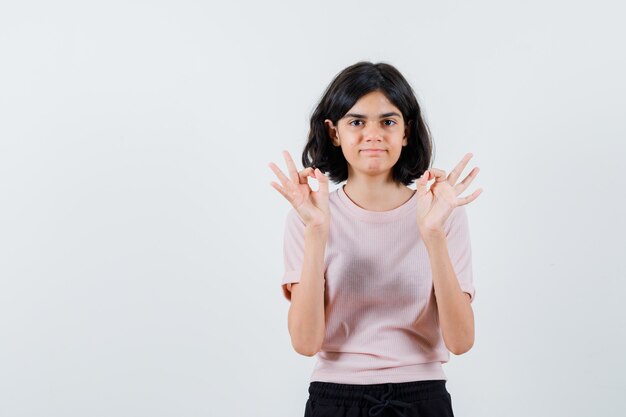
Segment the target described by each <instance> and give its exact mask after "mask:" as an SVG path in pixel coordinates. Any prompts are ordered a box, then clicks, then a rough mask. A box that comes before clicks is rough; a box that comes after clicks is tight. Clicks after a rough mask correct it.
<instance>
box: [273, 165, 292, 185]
mask: <svg viewBox="0 0 626 417" xmlns="http://www.w3.org/2000/svg"><path fill="white" fill-rule="evenodd" d="M268 165H269V167H270V169H271V170H272V171H274V174H276V176H277V177H278V179H279V180H280V182H281V184H282V185H283V187H285V188H287V183H290V182H291V181H290V180H289V178H287V176H286V175H285V174H283V171H281V169H280V168H278V166H276V164H275V163H273V162H270V163H269V164H268Z"/></svg>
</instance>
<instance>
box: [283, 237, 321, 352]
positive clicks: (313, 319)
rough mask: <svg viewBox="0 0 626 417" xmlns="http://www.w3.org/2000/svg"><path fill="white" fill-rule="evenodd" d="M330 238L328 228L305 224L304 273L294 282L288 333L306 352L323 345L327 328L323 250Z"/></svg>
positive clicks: (297, 348)
mask: <svg viewBox="0 0 626 417" xmlns="http://www.w3.org/2000/svg"><path fill="white" fill-rule="evenodd" d="M327 238H328V232H327V231H326V230H325V229H323V228H320V227H309V226H307V227H306V228H305V231H304V259H303V263H302V276H301V277H300V282H299V283H293V284H292V285H291V305H290V306H289V314H288V318H287V322H288V328H289V334H290V336H291V344H292V346H293V347H294V349H295V350H296V352H298V353H300V354H302V355H305V356H313V355H315V354H316V353H317V352H318V351H319V350H320V349H321V347H322V343H323V342H324V336H325V332H326V328H325V327H326V325H325V318H324V285H325V279H324V269H325V265H324V252H325V249H326V240H327Z"/></svg>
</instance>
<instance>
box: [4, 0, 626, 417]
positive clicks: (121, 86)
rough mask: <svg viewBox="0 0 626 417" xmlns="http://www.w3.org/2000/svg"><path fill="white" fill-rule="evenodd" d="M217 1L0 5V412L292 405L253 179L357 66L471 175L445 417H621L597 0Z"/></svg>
mask: <svg viewBox="0 0 626 417" xmlns="http://www.w3.org/2000/svg"><path fill="white" fill-rule="evenodd" d="M222 3H223V2H220V3H217V2H216V3H215V4H213V3H211V2H208V1H182V0H178V1H168V2H163V1H159V2H155V1H150V2H148V1H145V2H137V1H128V0H125V1H108V2H80V1H76V2H68V1H55V2H44V1H40V2H26V1H25V2H11V3H9V2H8V1H3V2H2V5H1V6H0V415H2V416H3V417H12V416H63V417H73V416H76V417H78V416H80V417H83V416H90V417H98V416H116V417H122V416H151V417H159V416H174V415H176V416H267V417H276V416H278V417H282V416H285V417H291V416H302V415H303V413H304V404H305V402H306V398H307V396H308V393H307V388H308V378H309V376H310V373H311V371H312V369H313V365H314V362H315V358H309V357H304V356H300V355H298V354H297V353H296V352H295V351H294V350H293V349H292V347H291V344H290V339H289V334H288V331H287V311H288V307H289V304H288V302H287V301H286V300H285V299H284V298H283V295H282V292H281V289H280V278H281V275H282V273H283V270H282V268H283V265H282V238H283V226H284V219H285V215H286V213H287V211H288V210H289V208H290V206H289V204H288V202H287V201H286V200H284V198H283V197H282V196H281V195H280V194H278V192H276V191H275V190H274V189H273V188H272V187H271V186H270V185H269V183H270V181H273V180H275V179H276V178H275V176H274V174H273V173H272V172H271V170H270V169H269V168H268V166H267V164H268V163H269V162H270V161H274V162H276V163H277V164H279V165H280V166H281V167H283V169H285V165H284V161H283V160H282V157H281V150H282V149H287V150H289V151H290V152H291V154H292V156H294V159H295V160H296V161H297V163H298V166H299V167H301V165H300V155H301V152H302V147H303V145H304V143H305V140H306V135H307V132H308V119H309V117H310V114H311V112H312V110H313V108H314V107H315V105H316V104H317V100H318V99H319V98H320V96H321V94H322V92H323V90H324V89H325V88H326V86H327V85H328V83H329V82H330V81H331V80H332V78H333V77H334V76H335V75H336V74H337V73H338V72H339V71H340V70H341V69H343V68H345V67H346V66H348V65H351V64H353V63H355V62H357V61H360V60H369V61H372V62H380V61H383V62H388V63H391V64H392V65H395V66H396V67H397V68H398V69H399V70H400V71H401V72H402V73H403V74H404V75H405V76H406V78H407V79H408V80H409V82H410V83H411V85H412V86H413V88H414V90H415V92H416V94H417V97H418V100H419V102H420V104H421V105H422V107H423V109H424V114H425V117H426V121H427V123H428V124H429V126H430V128H431V131H432V133H433V139H434V142H435V160H434V164H433V165H434V166H435V167H439V168H441V169H445V170H447V171H448V172H449V170H450V169H451V168H452V167H453V166H454V165H455V164H456V162H457V161H458V160H460V158H461V157H462V156H463V154H464V153H465V152H473V153H474V155H475V156H474V158H473V159H472V160H471V161H470V164H469V165H468V167H467V168H466V171H465V173H464V174H463V175H466V174H467V173H469V171H470V170H471V168H472V167H474V166H479V167H480V168H481V171H480V174H479V175H478V177H477V179H476V180H475V181H474V183H473V184H472V186H470V188H469V190H468V191H467V192H466V194H464V195H467V194H468V193H470V192H472V191H473V190H475V189H476V188H479V187H482V188H484V192H483V194H482V195H481V196H480V197H479V198H478V199H477V200H476V201H474V202H473V203H471V204H470V205H469V206H467V209H468V215H469V219H470V226H471V229H470V230H471V234H472V247H473V260H474V282H475V286H476V299H475V301H474V303H473V308H474V312H475V320H476V343H475V345H474V347H473V349H472V350H471V351H469V352H468V353H466V354H464V355H461V356H454V355H451V361H450V362H449V363H447V364H445V365H444V371H445V372H446V374H447V376H448V385H447V387H448V390H449V391H450V393H451V395H452V401H453V407H454V410H455V414H456V415H458V416H481V417H489V416H494V417H495V416H498V417H501V416H555V415H558V416H570V417H574V416H591V415H595V416H600V415H612V416H617V415H625V414H626V404H625V401H624V399H623V391H624V389H625V388H626V384H625V382H624V375H625V374H626V360H625V359H624V352H625V350H626V339H625V337H624V328H625V327H626V319H625V316H626V315H625V314H624V309H623V300H624V297H625V293H626V292H625V285H624V279H625V278H626V269H625V267H624V253H625V249H626V248H625V246H626V245H625V243H624V236H625V234H626V226H625V223H624V222H623V213H624V203H625V202H626V201H625V198H624V189H623V183H622V182H620V181H621V180H620V181H618V179H619V178H621V177H620V175H621V174H622V172H621V171H618V166H620V167H621V165H623V162H624V156H625V150H626V149H625V148H626V147H625V145H624V141H625V140H626V135H625V133H626V127H625V124H624V116H625V112H624V110H625V107H626V106H625V102H626V99H625V93H626V88H625V87H626V82H625V77H624V74H625V73H626V59H625V54H624V50H625V47H624V41H623V40H624V39H625V38H626V31H625V30H624V29H623V25H622V23H623V16H624V10H623V9H622V7H621V6H618V2H617V1H615V2H607V1H599V2H593V3H592V2H582V1H575V2H571V1H546V0H542V1H525V2H501V1H472V2H465V3H462V2H448V1H446V2H443V1H437V2H432V1H429V2H426V1H420V2H394V1H388V2H381V1H358V2H357V1H351V2H338V1H323V2H308V3H306V4H305V3H302V4H297V3H296V2H286V1H285V2H284V3H282V4H281V3H279V2H272V1H264V2H255V1H248V2H245V3H244V2H231V3H229V5H225V4H222ZM620 25H622V28H619V26H620ZM620 164H621V165H620ZM334 188H336V186H333V187H331V189H334Z"/></svg>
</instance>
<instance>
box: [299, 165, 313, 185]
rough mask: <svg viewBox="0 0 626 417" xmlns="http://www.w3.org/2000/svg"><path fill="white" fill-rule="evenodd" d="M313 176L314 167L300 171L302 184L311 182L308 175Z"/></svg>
mask: <svg viewBox="0 0 626 417" xmlns="http://www.w3.org/2000/svg"><path fill="white" fill-rule="evenodd" d="M309 176H313V167H308V168H305V169H303V170H302V171H300V172H299V173H298V180H299V183H300V184H306V183H308V182H309V179H308V177H309Z"/></svg>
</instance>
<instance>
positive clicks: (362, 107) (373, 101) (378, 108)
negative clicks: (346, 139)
mask: <svg viewBox="0 0 626 417" xmlns="http://www.w3.org/2000/svg"><path fill="white" fill-rule="evenodd" d="M390 112H396V113H398V114H401V112H400V109H398V108H397V107H396V106H394V105H393V103H392V102H391V101H389V99H388V98H387V97H386V96H385V95H384V94H383V93H381V92H380V91H372V92H370V93H367V94H365V95H363V96H361V98H359V99H358V100H357V102H356V103H354V106H352V107H351V108H350V110H348V111H347V113H359V114H363V115H365V116H368V117H377V116H378V115H379V114H382V113H390Z"/></svg>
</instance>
